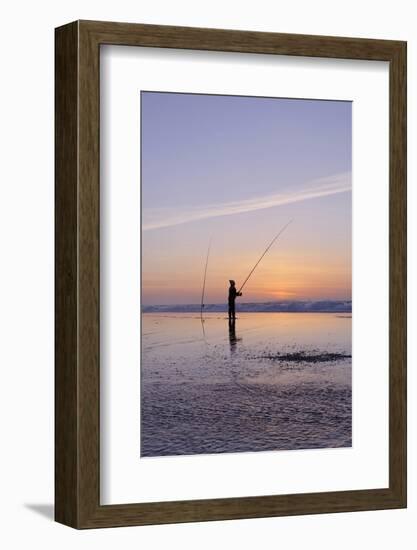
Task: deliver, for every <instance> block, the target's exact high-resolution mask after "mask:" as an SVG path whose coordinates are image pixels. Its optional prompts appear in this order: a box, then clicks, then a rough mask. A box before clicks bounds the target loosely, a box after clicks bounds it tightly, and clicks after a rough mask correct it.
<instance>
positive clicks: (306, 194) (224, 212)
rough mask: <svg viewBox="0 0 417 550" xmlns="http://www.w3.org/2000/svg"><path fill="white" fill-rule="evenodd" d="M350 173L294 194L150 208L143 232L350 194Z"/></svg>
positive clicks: (143, 222) (327, 179)
mask: <svg viewBox="0 0 417 550" xmlns="http://www.w3.org/2000/svg"><path fill="white" fill-rule="evenodd" d="M351 189H352V184H351V173H350V172H345V173H342V174H336V175H334V176H329V177H326V178H321V179H317V180H314V181H311V182H309V183H307V184H305V185H304V186H302V187H299V188H298V189H297V190H296V191H286V192H281V193H275V194H272V195H263V196H260V197H253V198H250V199H243V200H241V201H232V202H225V203H218V204H208V205H205V206H198V207H183V208H181V207H178V208H149V209H146V208H145V209H144V210H143V220H142V229H143V230H144V231H150V230H152V229H161V228H163V227H172V226H175V225H180V224H183V223H190V222H197V221H200V220H205V219H208V218H216V217H218V216H233V215H234V214H243V213H245V212H253V211H255V210H264V209H266V208H275V207H277V206H283V205H285V204H291V203H295V202H301V201H306V200H312V199H317V198H320V197H327V196H329V195H336V194H338V193H345V192H347V191H351Z"/></svg>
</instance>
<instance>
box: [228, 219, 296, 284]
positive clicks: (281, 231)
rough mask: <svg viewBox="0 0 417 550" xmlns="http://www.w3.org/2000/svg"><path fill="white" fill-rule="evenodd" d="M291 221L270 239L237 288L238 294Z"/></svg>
mask: <svg viewBox="0 0 417 550" xmlns="http://www.w3.org/2000/svg"><path fill="white" fill-rule="evenodd" d="M292 222H293V220H290V221H289V222H288V223H286V224H285V225H284V227H283V228H282V229H281V230H280V231H279V232H278V233H277V234H276V235H275V237H274V238H273V239H272V241H271V242H270V243H269V245H268V246H267V247H266V249H265V251H264V253H263V254H262V256H261V257H260V258H259V260H258V261H257V262H256V264H255V265H254V266H253V268H252V269H251V271H250V273H249V275H248V276H247V277H246V279H245V280H244V281H243V284H242V286H241V287H240V288H239V290H238V293H239V292H241V291H242V288H243V287H244V286H245V284H246V283H247V282H248V280H249V278H250V276H251V275H252V273H253V272H254V271H255V269H256V268H257V267H258V265H259V264H260V262H261V260H262V258H263V257H264V256H265V254H266V253H267V252H268V250H269V249H270V248H271V246H272V245H273V244H274V242H275V241H276V240H277V239H278V237H279V236H280V235H282V233H284V231H285V230H286V229H287V227H288V226H289V225H290V223H292Z"/></svg>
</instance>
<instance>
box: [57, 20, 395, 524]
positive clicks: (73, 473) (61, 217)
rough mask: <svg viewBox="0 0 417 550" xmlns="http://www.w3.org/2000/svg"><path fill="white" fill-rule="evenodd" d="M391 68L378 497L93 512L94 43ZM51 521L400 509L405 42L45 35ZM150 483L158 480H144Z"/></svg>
mask: <svg viewBox="0 0 417 550" xmlns="http://www.w3.org/2000/svg"><path fill="white" fill-rule="evenodd" d="M102 44H120V45H130V46H153V47H159V48H183V49H194V50H213V51H228V52H246V53H253V54H256V53H265V54H272V55H277V54H278V55H296V56H307V57H324V58H326V57H332V58H341V59H365V60H381V61H388V62H389V63H390V244H389V250H390V268H389V269H390V283H389V284H390V298H389V299H390V328H389V339H390V366H389V395H390V405H389V410H390V420H389V430H390V434H389V437H390V442H389V472H390V474H389V477H390V481H389V487H388V488H386V489H374V490H372V489H371V490H361V491H341V492H330V493H314V494H297V495H268V496H262V497H248V498H227V499H210V500H192V501H181V502H159V503H145V504H128V505H110V506H107V505H106V506H102V505H100V495H99V488H100V460H99V459H100V453H99V449H100V429H99V427H100V411H99V409H100V402H99V401H100V399H99V397H100V391H99V390H100V357H99V349H100V342H99V337H100V326H99V319H100V311H99V304H100V280H99V272H100V270H99V265H100V263H99V261H100V258H99V250H100V241H99V237H100V235H99V211H100V192H99V190H100V181H99V179H100V178H99V173H100V159H99V143H100V124H99V99H100V89H99V82H100V79H99V56H100V45H102ZM55 395H56V514H55V517H56V520H57V521H59V522H61V523H64V524H66V525H70V526H72V527H75V528H94V527H113V526H114V527H116V526H123V525H145V524H156V523H175V522H185V521H208V520H221V519H235V518H255V517H265V516H281V515H282V516H284V515H295V514H317V513H328V512H344V511H359V510H379V509H385V508H403V507H405V506H406V44H405V43H404V42H398V41H386V40H367V39H357V38H336V37H324V36H306V35H287V34H276V33H259V32H248V31H228V30H218V29H196V28H186V27H164V26H156V25H136V24H130V23H129V24H125V23H108V22H107V23H104V22H94V21H78V22H74V23H71V24H69V25H65V26H63V27H60V28H58V29H56V393H55ZM155 482H156V483H157V480H155Z"/></svg>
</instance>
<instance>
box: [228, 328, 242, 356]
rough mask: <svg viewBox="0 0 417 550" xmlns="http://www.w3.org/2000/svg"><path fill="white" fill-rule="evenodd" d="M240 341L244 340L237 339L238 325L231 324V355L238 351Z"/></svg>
mask: <svg viewBox="0 0 417 550" xmlns="http://www.w3.org/2000/svg"><path fill="white" fill-rule="evenodd" d="M240 340H242V338H237V337H236V324H235V323H234V322H231V323H229V343H230V352H231V353H234V352H235V351H236V344H237V342H239V341H240Z"/></svg>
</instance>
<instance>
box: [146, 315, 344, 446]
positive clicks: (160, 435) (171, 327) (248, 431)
mask: <svg viewBox="0 0 417 550" xmlns="http://www.w3.org/2000/svg"><path fill="white" fill-rule="evenodd" d="M204 319H205V320H204V323H201V319H200V317H199V316H198V315H196V314H195V313H184V314H175V313H172V314H169V313H156V314H153V313H152V314H143V315H142V367H141V456H167V455H182V454H203V453H204V454H206V453H224V452H250V451H271V450H283V449H287V450H288V449H313V448H326V447H350V446H351V441H352V432H351V429H352V390H351V387H352V385H351V370H352V369H351V358H350V354H351V321H352V319H351V317H350V316H349V315H335V314H328V313H243V314H240V315H239V317H238V319H237V320H236V325H235V329H234V330H233V328H232V329H229V325H228V321H227V319H226V317H225V316H224V314H219V313H211V314H207V315H206V316H205V317H204ZM341 356H342V357H341ZM343 356H345V357H343ZM346 356H347V357H346ZM303 357H304V358H305V360H304V359H303Z"/></svg>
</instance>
